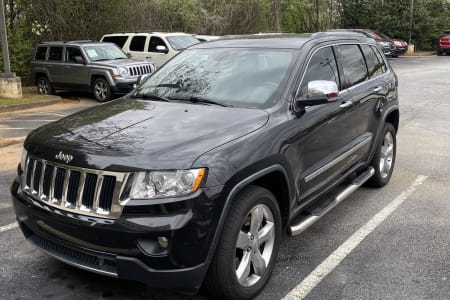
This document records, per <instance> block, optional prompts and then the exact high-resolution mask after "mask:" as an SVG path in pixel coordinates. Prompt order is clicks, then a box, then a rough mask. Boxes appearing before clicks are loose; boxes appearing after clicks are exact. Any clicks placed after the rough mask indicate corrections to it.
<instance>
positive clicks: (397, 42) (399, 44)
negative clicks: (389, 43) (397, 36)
mask: <svg viewBox="0 0 450 300" xmlns="http://www.w3.org/2000/svg"><path fill="white" fill-rule="evenodd" d="M394 44H395V45H396V46H402V43H401V42H400V41H394Z"/></svg>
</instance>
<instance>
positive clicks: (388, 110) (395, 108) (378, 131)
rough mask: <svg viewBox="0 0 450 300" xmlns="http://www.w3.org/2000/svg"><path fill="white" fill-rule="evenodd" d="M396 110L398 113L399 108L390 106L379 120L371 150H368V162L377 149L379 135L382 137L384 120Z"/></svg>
mask: <svg viewBox="0 0 450 300" xmlns="http://www.w3.org/2000/svg"><path fill="white" fill-rule="evenodd" d="M396 110H397V111H399V107H398V105H397V104H395V105H392V106H391V107H389V108H388V109H387V110H386V112H385V113H384V114H383V119H382V120H381V122H380V124H379V125H378V130H377V133H376V136H375V139H374V141H373V146H372V149H371V150H370V155H369V161H372V159H373V156H374V155H375V151H376V149H377V147H378V144H379V142H380V139H381V135H382V131H383V127H384V124H386V119H387V117H388V116H389V115H390V114H391V113H392V112H394V111H396ZM399 126H400V125H399Z"/></svg>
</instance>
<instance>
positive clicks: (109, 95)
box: [92, 78, 112, 102]
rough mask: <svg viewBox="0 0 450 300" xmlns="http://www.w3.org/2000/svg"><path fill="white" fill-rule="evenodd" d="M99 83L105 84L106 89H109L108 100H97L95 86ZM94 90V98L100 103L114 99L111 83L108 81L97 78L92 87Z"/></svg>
mask: <svg viewBox="0 0 450 300" xmlns="http://www.w3.org/2000/svg"><path fill="white" fill-rule="evenodd" d="M98 82H103V83H104V84H105V85H106V87H107V88H108V89H107V93H106V98H105V99H99V98H97V95H96V93H95V86H96V85H97V83H98ZM92 90H93V93H94V97H95V99H96V100H97V101H98V102H106V101H109V100H111V99H112V92H111V86H110V85H109V83H108V81H107V80H106V79H103V78H97V79H95V80H94V84H93V85H92Z"/></svg>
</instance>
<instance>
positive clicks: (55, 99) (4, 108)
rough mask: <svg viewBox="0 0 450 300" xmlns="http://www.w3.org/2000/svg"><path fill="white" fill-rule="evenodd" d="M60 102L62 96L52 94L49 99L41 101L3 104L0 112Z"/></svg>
mask: <svg viewBox="0 0 450 300" xmlns="http://www.w3.org/2000/svg"><path fill="white" fill-rule="evenodd" d="M59 102H62V98H61V97H59V96H52V98H51V99H49V100H45V101H41V102H33V103H24V104H14V105H3V106H0V113H4V112H12V111H18V110H24V109H30V108H36V107H41V106H47V105H52V104H56V103H59Z"/></svg>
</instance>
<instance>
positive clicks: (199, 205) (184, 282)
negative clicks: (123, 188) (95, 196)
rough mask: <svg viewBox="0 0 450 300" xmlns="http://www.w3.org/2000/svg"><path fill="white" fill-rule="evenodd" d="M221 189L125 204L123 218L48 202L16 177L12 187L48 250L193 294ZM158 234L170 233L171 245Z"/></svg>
mask: <svg viewBox="0 0 450 300" xmlns="http://www.w3.org/2000/svg"><path fill="white" fill-rule="evenodd" d="M218 192H220V188H213V189H208V190H204V191H202V193H201V194H200V195H196V196H195V198H192V199H187V200H184V201H181V202H182V203H181V202H180V203H178V202H175V203H171V204H170V203H169V204H165V205H158V207H152V206H146V207H138V206H135V207H132V208H130V209H128V210H127V207H125V208H124V212H123V214H122V216H121V217H120V218H119V219H117V220H105V219H99V218H92V217H89V218H83V216H78V215H76V214H73V213H70V214H65V213H64V212H62V211H57V210H55V209H54V208H51V207H48V206H46V205H45V203H41V202H38V201H36V200H33V199H32V198H30V197H29V196H28V195H26V194H25V193H23V192H22V191H21V188H20V184H19V182H18V181H17V180H16V181H15V182H14V183H13V185H12V187H11V193H12V198H13V205H14V210H15V212H16V216H17V221H18V223H19V225H20V228H21V229H22V232H23V233H24V235H25V237H26V238H27V239H28V240H29V241H31V242H32V243H33V244H35V245H36V246H37V247H39V248H40V249H41V250H43V251H44V252H46V253H48V254H49V255H51V256H53V257H55V258H57V259H59V260H61V261H63V262H65V263H67V264H70V265H73V266H76V267H79V268H81V269H85V270H88V271H92V272H96V273H100V274H103V275H107V276H111V277H118V278H123V279H129V280H135V281H139V282H142V283H144V284H146V285H148V286H152V287H162V288H173V289H177V290H179V291H183V292H185V293H190V294H193V293H196V292H197V291H198V289H199V288H200V286H201V284H202V282H203V278H204V276H205V274H206V271H207V268H208V261H207V258H208V257H209V253H210V251H211V244H212V239H213V236H214V233H215V229H216V227H217V221H215V220H218V219H219V217H218V216H216V214H217V213H219V211H220V209H219V207H215V205H212V204H213V202H211V201H212V200H211V199H218V198H219V196H218ZM218 206H219V205H218ZM158 237H165V238H167V240H168V247H167V248H163V247H162V246H161V245H160V244H159V243H158Z"/></svg>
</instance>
